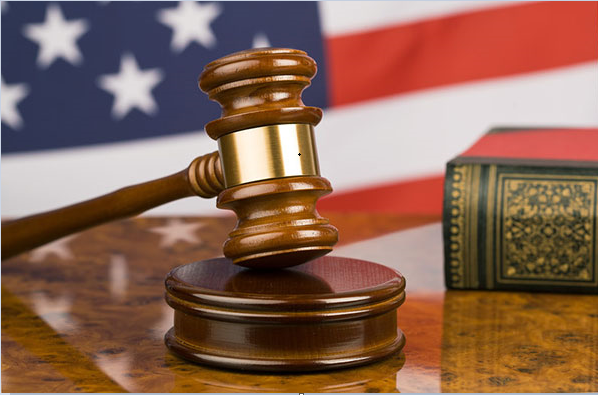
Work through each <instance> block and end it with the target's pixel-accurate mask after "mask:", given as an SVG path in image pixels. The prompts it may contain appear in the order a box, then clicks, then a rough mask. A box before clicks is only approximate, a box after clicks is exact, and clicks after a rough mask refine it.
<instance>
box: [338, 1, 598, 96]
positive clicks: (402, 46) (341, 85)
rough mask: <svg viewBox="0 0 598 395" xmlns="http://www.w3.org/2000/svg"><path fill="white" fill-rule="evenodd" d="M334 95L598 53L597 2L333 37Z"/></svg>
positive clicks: (430, 83)
mask: <svg viewBox="0 0 598 395" xmlns="http://www.w3.org/2000/svg"><path fill="white" fill-rule="evenodd" d="M326 45H327V67H328V77H329V84H330V86H329V92H330V102H331V104H332V105H342V104H348V103H353V102H357V101H361V100H368V99H374V98H379V97H383V96H387V95H394V94H398V93H402V92H408V91H414V90H418V89H424V88H430V87H436V86H442V85H447V84H455V83H460V82H465V81H473V80H480V79H486V78H494V77H501V76H507V75H513V74H518V73H525V72H532V71H538V70H545V69H550V68H554V67H561V66H566V65H572V64H576V63H580V62H586V61H591V60H595V59H598V3H597V2H546V3H529V4H521V5H515V6H509V7H500V8H494V9H489V10H483V11H477V12H470V13H463V14H459V15H453V16H449V17H442V18H435V19H429V20H426V21H422V22H417V23H411V24H406V25H400V26H395V27H390V28H385V29H378V30H375V31H368V32H362V33H357V34H349V35H342V36H337V37H329V38H328V39H327V40H326Z"/></svg>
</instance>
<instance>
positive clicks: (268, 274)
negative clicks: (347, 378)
mask: <svg viewBox="0 0 598 395" xmlns="http://www.w3.org/2000/svg"><path fill="white" fill-rule="evenodd" d="M404 300H405V279H404V278H403V276H402V275H401V274H400V273H398V272H397V271H395V270H393V269H390V268H387V267H385V266H382V265H378V264H375V263H372V262H367V261H361V260H357V259H350V258H340V257H333V256H325V257H322V258H318V259H315V260H313V261H310V262H307V263H305V264H303V265H299V266H296V267H294V268H292V269H280V270H269V271H266V270H255V269H247V268H242V267H239V266H236V265H233V264H232V262H231V261H230V260H228V259H225V258H217V259H210V260H205V261H200V262H195V263H191V264H188V265H184V266H179V267H177V268H175V269H173V270H172V271H171V272H170V273H169V274H168V276H167V278H166V301H167V302H168V304H169V305H170V306H171V307H172V308H173V309H175V316H174V327H173V328H171V329H170V330H169V331H168V333H166V336H165V342H166V345H167V346H168V348H169V349H170V350H171V351H173V352H174V353H175V354H177V355H179V356H181V357H183V358H186V359H188V360H191V361H194V362H199V363H203V364H207V365H213V366H219V367H225V368H234V369H242V370H260V371H280V372H284V371H287V372H288V371H316V370H326V369H333V368H340V367H347V366H355V365H362V364H365V363H369V362H372V361H376V360H379V359H382V358H384V357H386V356H389V355H390V354H392V353H394V352H395V351H398V350H400V349H402V348H403V345H404V344H405V338H404V336H403V333H402V332H401V330H400V329H398V327H397V308H398V307H399V306H400V305H401V304H402V303H403V301H404Z"/></svg>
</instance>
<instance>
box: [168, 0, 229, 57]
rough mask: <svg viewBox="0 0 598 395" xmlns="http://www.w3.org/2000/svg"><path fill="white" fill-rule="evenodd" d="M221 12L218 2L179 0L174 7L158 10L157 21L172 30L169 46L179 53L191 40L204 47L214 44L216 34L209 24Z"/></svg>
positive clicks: (210, 46)
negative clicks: (204, 2)
mask: <svg viewBox="0 0 598 395" xmlns="http://www.w3.org/2000/svg"><path fill="white" fill-rule="evenodd" d="M221 13H222V6H221V5H220V4H218V3H209V4H200V3H196V2H194V1H181V2H179V3H178V5H177V7H176V8H167V9H162V10H160V11H158V14H157V19H158V21H159V22H161V23H163V24H164V25H166V26H168V27H170V28H171V29H172V31H173V33H172V41H171V43H170V48H171V49H172V51H173V52H176V53H180V52H183V51H184V50H185V48H187V46H188V45H189V44H191V43H192V42H196V43H198V44H200V45H202V46H204V47H205V48H212V47H214V46H215V45H216V36H215V35H214V32H213V31H212V29H211V27H210V24H211V23H212V22H213V21H214V19H216V18H217V17H218V16H219V15H220V14H221Z"/></svg>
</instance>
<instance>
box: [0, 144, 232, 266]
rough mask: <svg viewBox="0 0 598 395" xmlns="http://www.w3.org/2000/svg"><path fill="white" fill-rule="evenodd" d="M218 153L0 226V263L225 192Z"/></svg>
mask: <svg viewBox="0 0 598 395" xmlns="http://www.w3.org/2000/svg"><path fill="white" fill-rule="evenodd" d="M223 179H224V178H223V176H222V168H221V166H220V160H219V156H218V152H217V151H216V152H212V153H211V154H207V155H204V156H200V157H198V158H196V159H195V160H194V161H193V162H191V164H190V165H189V167H188V168H187V169H185V170H183V171H181V172H178V173H175V174H172V175H170V176H167V177H163V178H159V179H157V180H154V181H149V182H145V183H143V184H137V185H133V186H129V187H126V188H122V189H119V190H117V191H115V192H112V193H109V194H107V195H104V196H100V197H98V198H95V199H91V200H87V201H85V202H81V203H77V204H74V205H72V206H67V207H63V208H60V209H57V210H53V211H48V212H45V213H41V214H36V215H32V216H29V217H25V218H20V219H16V220H13V221H7V222H5V223H2V260H4V259H8V258H10V257H12V256H15V255H17V254H20V253H21V252H24V251H27V250H30V249H32V248H35V247H39V246H40V245H43V244H45V243H48V242H50V241H53V240H56V239H59V238H61V237H64V236H67V235H70V234H72V233H75V232H79V231H81V230H84V229H87V228H91V227H93V226H96V225H100V224H103V223H106V222H109V221H113V220H115V219H120V218H126V217H131V216H134V215H137V214H140V213H142V212H144V211H146V210H149V209H152V208H154V207H157V206H160V205H162V204H165V203H168V202H172V201H174V200H178V199H182V198H185V197H189V196H194V195H198V196H201V197H204V198H211V197H214V196H216V195H218V194H219V193H220V192H221V191H222V190H223V189H224V181H223Z"/></svg>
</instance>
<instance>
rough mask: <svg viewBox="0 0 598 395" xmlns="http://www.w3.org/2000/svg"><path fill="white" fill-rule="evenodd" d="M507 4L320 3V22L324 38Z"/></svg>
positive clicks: (458, 2)
mask: <svg viewBox="0 0 598 395" xmlns="http://www.w3.org/2000/svg"><path fill="white" fill-rule="evenodd" d="M513 3H514V2H510V1H321V2H319V3H318V7H319V14H320V23H321V26H322V32H323V33H324V35H325V36H337V35H342V34H348V33H356V32H360V31H364V30H370V29H378V28H382V27H387V26H394V25H400V24H404V23H411V22H415V21H419V20H423V19H429V18H437V17H442V16H447V15H451V14H457V13H462V12H468V11H477V10H481V9H487V8H493V7H497V6H500V7H502V6H509V5H512V4H513Z"/></svg>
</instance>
